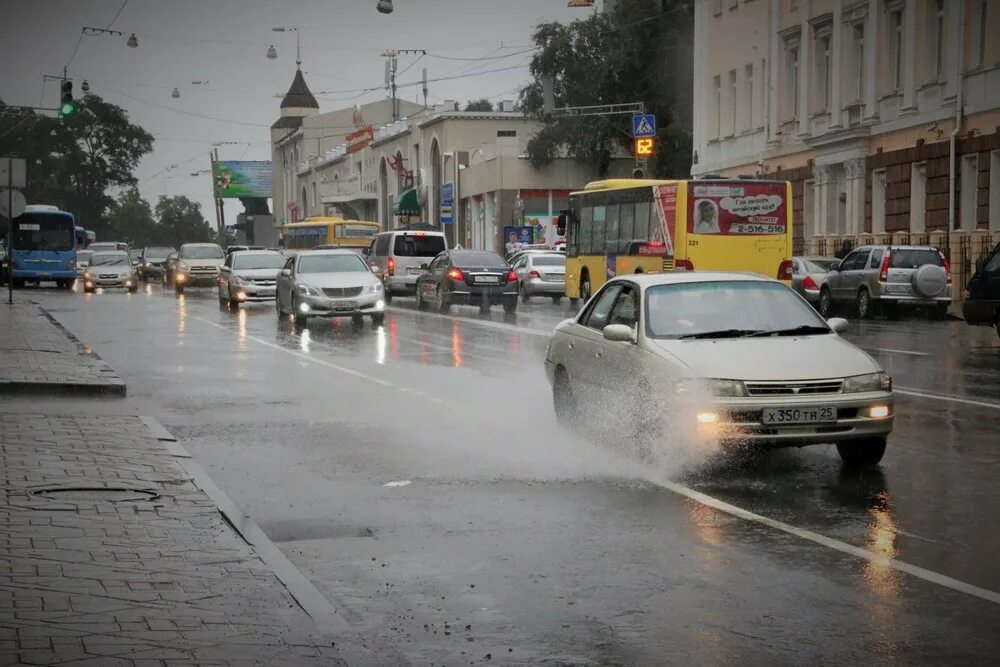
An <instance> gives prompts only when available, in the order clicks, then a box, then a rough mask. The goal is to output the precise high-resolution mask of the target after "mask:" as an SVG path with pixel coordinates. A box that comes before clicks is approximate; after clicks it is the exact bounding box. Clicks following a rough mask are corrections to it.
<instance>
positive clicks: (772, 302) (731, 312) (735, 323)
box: [646, 280, 830, 338]
mask: <svg viewBox="0 0 1000 667" xmlns="http://www.w3.org/2000/svg"><path fill="white" fill-rule="evenodd" d="M811 328H815V329H816V330H815V331H806V329H811ZM799 329H803V331H804V332H805V333H826V332H829V330H830V329H829V327H828V326H827V324H826V322H824V321H823V319H822V318H820V316H819V315H817V314H816V311H815V310H813V309H812V308H811V307H810V306H809V305H808V304H807V303H806V302H804V301H803V300H802V299H800V298H799V297H798V296H796V294H795V293H794V292H792V291H791V290H790V289H789V288H787V287H785V286H784V285H782V284H780V283H772V282H763V281H749V280H747V281H735V280H729V281H718V282H701V283H679V284H673V285H655V286H653V287H650V288H649V289H647V290H646V334H647V335H648V336H650V337H652V338H687V337H692V338H693V337H699V338H712V337H716V336H715V335H714V334H716V333H718V334H719V335H718V337H724V336H726V335H730V334H731V333H732V332H745V333H767V332H780V331H789V330H799Z"/></svg>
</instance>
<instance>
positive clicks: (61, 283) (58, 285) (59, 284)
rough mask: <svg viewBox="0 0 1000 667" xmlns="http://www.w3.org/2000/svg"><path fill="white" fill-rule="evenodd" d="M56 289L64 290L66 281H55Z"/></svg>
mask: <svg viewBox="0 0 1000 667" xmlns="http://www.w3.org/2000/svg"><path fill="white" fill-rule="evenodd" d="M56 289H66V281H65V280H57V281H56Z"/></svg>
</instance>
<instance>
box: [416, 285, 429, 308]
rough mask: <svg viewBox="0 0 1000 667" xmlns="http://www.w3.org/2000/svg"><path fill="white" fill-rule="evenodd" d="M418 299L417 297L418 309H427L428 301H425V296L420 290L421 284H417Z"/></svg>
mask: <svg viewBox="0 0 1000 667" xmlns="http://www.w3.org/2000/svg"><path fill="white" fill-rule="evenodd" d="M416 299H417V310H427V302H426V301H424V296H423V294H421V292H420V285H417V293H416Z"/></svg>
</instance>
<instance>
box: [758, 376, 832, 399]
mask: <svg viewBox="0 0 1000 667" xmlns="http://www.w3.org/2000/svg"><path fill="white" fill-rule="evenodd" d="M745 384H746V388H747V393H748V394H750V395H751V396H803V395H809V394H839V393H840V390H841V388H842V387H843V385H844V381H843V380H840V379H837V380H807V381H803V382H747V383H745Z"/></svg>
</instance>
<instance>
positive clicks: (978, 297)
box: [962, 245, 1000, 336]
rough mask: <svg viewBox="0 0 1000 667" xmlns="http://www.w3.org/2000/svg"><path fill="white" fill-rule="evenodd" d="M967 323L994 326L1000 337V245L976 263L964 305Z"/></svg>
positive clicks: (963, 310)
mask: <svg viewBox="0 0 1000 667" xmlns="http://www.w3.org/2000/svg"><path fill="white" fill-rule="evenodd" d="M962 315H963V316H964V317H965V321H966V322H968V323H969V324H972V325H976V326H987V327H989V326H992V327H994V328H995V329H996V332H997V335H998V336H1000V245H997V246H996V247H995V248H993V252H991V253H990V254H988V255H987V256H986V257H984V258H983V259H980V260H978V261H977V262H976V272H975V273H974V274H973V276H972V278H970V279H969V285H968V286H967V287H966V290H965V303H963V304H962Z"/></svg>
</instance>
